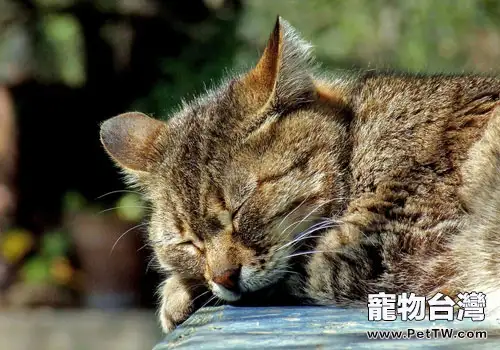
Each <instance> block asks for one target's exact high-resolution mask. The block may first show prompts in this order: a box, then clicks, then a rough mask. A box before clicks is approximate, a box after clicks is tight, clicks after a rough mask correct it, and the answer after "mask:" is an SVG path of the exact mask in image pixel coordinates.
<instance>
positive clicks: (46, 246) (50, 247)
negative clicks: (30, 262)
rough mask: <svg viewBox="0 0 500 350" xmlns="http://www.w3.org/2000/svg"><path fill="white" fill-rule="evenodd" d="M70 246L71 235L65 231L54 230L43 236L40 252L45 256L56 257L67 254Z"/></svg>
mask: <svg viewBox="0 0 500 350" xmlns="http://www.w3.org/2000/svg"><path fill="white" fill-rule="evenodd" d="M69 248H70V241H69V237H68V236H67V235H66V234H64V233H63V232H60V231H54V232H49V233H46V234H44V235H43V236H42V241H41V247H40V252H41V254H42V255H43V256H44V257H48V258H56V257H59V256H65V255H66V254H67V253H68V251H69Z"/></svg>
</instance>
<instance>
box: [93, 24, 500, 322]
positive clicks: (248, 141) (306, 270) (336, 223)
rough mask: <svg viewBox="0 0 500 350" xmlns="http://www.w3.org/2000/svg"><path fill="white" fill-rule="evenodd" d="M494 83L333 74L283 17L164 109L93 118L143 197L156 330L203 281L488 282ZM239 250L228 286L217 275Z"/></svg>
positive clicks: (182, 315)
mask: <svg viewBox="0 0 500 350" xmlns="http://www.w3.org/2000/svg"><path fill="white" fill-rule="evenodd" d="M332 45H334V43H332ZM499 93H500V80H498V79H497V78H494V77H482V76H472V75H462V76H447V75H433V76H424V75H411V74H396V73H387V72H374V71H367V72H353V73H350V74H343V75H338V76H337V77H329V76H328V75H327V74H326V73H324V72H318V70H317V67H315V66H314V65H313V63H312V55H311V51H310V45H309V44H307V43H305V42H304V41H303V40H302V39H300V38H299V37H298V35H297V34H296V32H295V31H294V30H293V29H292V28H291V26H290V25H289V24H288V23H286V22H285V21H283V20H281V19H280V20H279V21H278V23H277V25H276V27H275V30H274V32H273V33H272V35H271V38H270V40H269V42H268V45H267V47H266V49H265V51H264V53H263V55H262V57H261V59H260V61H259V63H258V64H257V65H256V68H255V69H253V70H252V71H250V72H248V73H246V74H243V75H235V76H232V77H228V79H226V81H225V82H223V83H222V84H221V85H220V86H219V87H217V88H216V89H213V90H211V91H208V92H207V93H206V94H204V95H203V96H201V97H199V98H198V99H196V100H194V101H192V102H190V103H186V104H184V105H183V107H182V108H181V110H179V111H178V112H177V113H175V114H174V115H172V116H171V118H170V119H169V120H168V122H166V123H163V122H159V121H155V120H153V119H151V118H149V117H147V116H145V115H143V114H141V113H129V114H125V115H121V116H118V117H115V118H112V119H110V120H108V121H106V122H105V123H103V125H102V127H101V139H102V142H103V145H104V146H105V148H106V150H107V151H108V153H109V154H110V155H111V156H112V157H113V159H114V160H115V161H116V163H117V164H118V165H119V166H120V167H121V168H122V169H123V171H124V173H125V174H126V175H127V178H128V181H129V183H130V184H134V185H135V186H137V187H138V188H140V189H141V190H142V191H143V193H144V196H145V198H146V199H147V200H148V201H149V202H150V203H151V206H152V208H153V210H152V215H151V218H150V230H149V232H150V240H151V242H154V243H153V246H154V248H155V254H156V258H157V260H158V262H159V264H160V266H161V268H162V269H163V270H164V271H166V272H168V275H169V276H170V277H169V278H168V279H167V281H166V282H165V284H164V285H163V287H162V288H161V297H162V304H161V307H160V319H161V321H162V326H163V328H164V330H165V331H169V330H171V329H172V328H173V327H175V325H176V324H178V323H180V322H182V321H184V320H185V319H186V318H187V317H188V316H189V314H190V313H192V312H193V311H194V310H196V308H198V307H200V306H202V305H203V304H205V303H207V302H210V301H211V300H213V299H212V295H213V297H215V298H217V299H220V300H222V301H227V302H236V301H244V300H245V298H246V300H247V301H248V299H249V298H248V296H250V299H252V297H251V296H252V295H253V293H258V292H260V291H265V293H264V294H262V295H260V296H259V297H255V298H254V299H253V302H256V303H266V302H276V301H277V302H283V303H284V302H292V303H314V304H342V305H363V306H366V297H367V294H368V293H371V292H379V291H385V292H392V293H398V292H414V293H416V294H420V295H430V294H431V293H434V292H436V291H443V292H446V293H447V294H449V295H452V296H453V295H455V294H456V293H458V292H461V291H471V290H472V289H474V290H475V291H482V292H487V293H489V295H492V296H493V295H498V294H499V291H500V278H499V276H500V257H499V255H498V251H499V250H498V248H499V247H500V234H499V230H500V199H499V198H500V175H499V170H500V165H499V164H500V112H498V111H499V108H498V106H499ZM233 267H241V272H240V278H239V280H238V282H237V283H238V286H237V287H238V288H237V289H236V290H233V291H231V290H229V289H227V288H225V287H224V286H222V285H220V284H217V283H215V282H214V276H216V275H220V274H221V273H222V272H224V271H227V270H228V269H230V268H233ZM263 296H264V297H263ZM492 300H493V299H491V302H489V303H488V305H489V306H490V309H494V302H493V301H492ZM251 301H252V300H251ZM488 301H490V299H488Z"/></svg>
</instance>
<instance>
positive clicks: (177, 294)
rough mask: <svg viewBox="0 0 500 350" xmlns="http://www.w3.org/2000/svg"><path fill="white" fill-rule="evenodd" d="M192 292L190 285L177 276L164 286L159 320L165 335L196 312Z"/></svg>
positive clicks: (170, 278) (169, 279) (172, 277)
mask: <svg viewBox="0 0 500 350" xmlns="http://www.w3.org/2000/svg"><path fill="white" fill-rule="evenodd" d="M192 291H193V288H192V287H191V286H190V285H189V283H187V282H186V281H184V280H182V279H181V278H180V277H179V276H177V275H173V276H171V277H169V278H168V279H167V281H166V282H165V283H164V284H163V286H162V298H161V306H160V311H159V318H160V323H161V327H162V329H163V331H164V332H165V333H169V332H171V331H172V330H174V328H175V327H176V326H177V325H179V324H180V323H182V322H184V321H185V320H186V319H187V318H188V317H189V316H190V315H191V314H192V313H193V312H194V311H195V306H194V304H193V298H192V294H191V293H192Z"/></svg>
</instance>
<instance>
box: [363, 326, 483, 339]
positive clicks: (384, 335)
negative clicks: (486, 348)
mask: <svg viewBox="0 0 500 350" xmlns="http://www.w3.org/2000/svg"><path fill="white" fill-rule="evenodd" d="M366 336H367V337H368V339H439V338H441V339H487V338H488V332H487V331H485V330H469V331H465V330H455V329H452V328H429V329H425V330H416V329H413V328H408V329H406V330H403V331H367V332H366Z"/></svg>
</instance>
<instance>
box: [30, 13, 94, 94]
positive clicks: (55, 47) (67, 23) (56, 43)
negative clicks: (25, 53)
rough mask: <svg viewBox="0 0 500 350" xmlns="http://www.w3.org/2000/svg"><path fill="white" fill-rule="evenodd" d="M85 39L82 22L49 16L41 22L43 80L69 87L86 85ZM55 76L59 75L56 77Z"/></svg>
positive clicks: (40, 42) (40, 66)
mask: <svg viewBox="0 0 500 350" xmlns="http://www.w3.org/2000/svg"><path fill="white" fill-rule="evenodd" d="M82 47H83V38H82V30H81V27H80V24H79V22H78V21H77V20H76V19H75V18H74V17H73V16H71V15H52V14H49V15H46V16H43V18H42V19H41V21H40V41H39V42H38V49H39V51H40V52H43V55H40V59H39V60H37V64H38V70H37V72H39V74H40V78H41V79H42V80H45V81H53V80H58V78H59V79H60V80H61V81H62V82H64V83H65V84H67V85H69V86H82V85H83V84H84V83H85V67H84V56H83V55H82V51H83V50H82ZM54 74H57V75H56V76H55V77H54V76H53V75H54Z"/></svg>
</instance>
